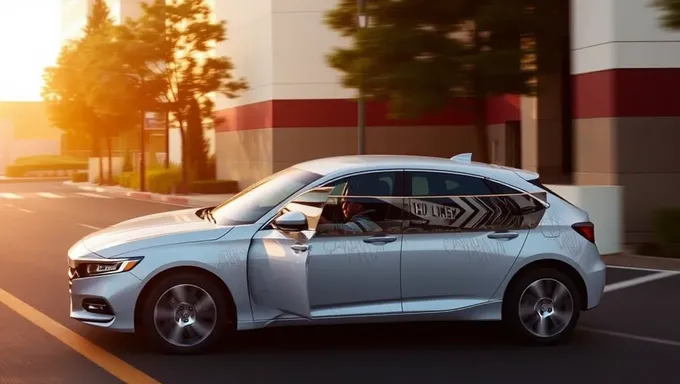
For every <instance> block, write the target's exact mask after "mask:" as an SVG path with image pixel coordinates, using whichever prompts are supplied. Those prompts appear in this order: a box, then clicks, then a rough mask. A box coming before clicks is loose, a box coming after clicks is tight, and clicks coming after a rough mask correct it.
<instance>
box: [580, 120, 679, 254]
mask: <svg viewBox="0 0 680 384" xmlns="http://www.w3.org/2000/svg"><path fill="white" fill-rule="evenodd" d="M678 126H680V118H677V117H672V118H662V117H655V118H649V117H643V118H597V119H579V120H575V121H574V136H575V138H574V146H575V148H574V154H575V155H574V163H575V164H574V171H575V172H574V182H575V184H580V185H583V184H588V185H621V186H623V206H624V212H625V214H624V224H625V231H626V241H627V242H632V243H636V242H641V241H648V240H650V236H651V233H650V230H651V227H650V225H651V221H650V220H651V215H652V213H653V212H654V210H656V209H658V208H663V207H672V206H678V205H680V194H678V189H679V187H680V162H679V161H677V151H678V150H677V143H678V142H680V130H678Z"/></svg>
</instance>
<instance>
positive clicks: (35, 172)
mask: <svg viewBox="0 0 680 384" xmlns="http://www.w3.org/2000/svg"><path fill="white" fill-rule="evenodd" d="M83 170H87V163H82V162H77V163H76V162H74V163H42V164H41V163H22V164H12V165H8V166H7V167H6V168H5V175H7V176H9V177H24V176H65V175H69V176H70V175H72V174H73V173H75V171H83Z"/></svg>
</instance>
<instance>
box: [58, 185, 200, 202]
mask: <svg viewBox="0 0 680 384" xmlns="http://www.w3.org/2000/svg"><path fill="white" fill-rule="evenodd" d="M64 185H66V186H70V187H74V188H78V189H80V190H82V191H88V192H98V193H105V194H108V195H114V196H124V197H129V198H131V199H135V200H144V201H156V202H160V203H166V204H173V205H181V206H186V207H196V208H200V207H204V206H207V205H208V204H209V203H206V202H205V201H200V200H198V199H192V198H190V197H180V196H166V195H160V194H157V193H151V192H134V191H126V190H116V189H114V188H105V187H95V186H90V185H76V184H75V183H70V182H65V183H64Z"/></svg>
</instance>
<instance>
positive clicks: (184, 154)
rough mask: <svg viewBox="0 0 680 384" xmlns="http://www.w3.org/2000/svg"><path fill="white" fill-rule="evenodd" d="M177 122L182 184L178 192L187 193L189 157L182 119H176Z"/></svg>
mask: <svg viewBox="0 0 680 384" xmlns="http://www.w3.org/2000/svg"><path fill="white" fill-rule="evenodd" d="M177 120H178V121H179V135H180V142H181V143H182V182H181V185H180V190H181V191H180V192H181V193H183V194H184V193H187V192H188V191H189V166H190V164H189V156H188V148H187V140H186V133H185V132H184V120H183V119H182V118H178V119H177Z"/></svg>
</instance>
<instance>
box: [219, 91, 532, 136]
mask: <svg viewBox="0 0 680 384" xmlns="http://www.w3.org/2000/svg"><path fill="white" fill-rule="evenodd" d="M217 116H218V124H217V132H228V131H241V130H251V129H263V128H318V127H322V128H332V127H356V125H357V103H356V101H354V100H346V99H325V100H324V99H316V100H315V99H309V100H269V101H264V102H260V103H254V104H247V105H242V106H238V107H234V108H228V109H224V110H221V111H218V112H217ZM519 118H520V110H519V97H518V96H514V95H510V96H502V97H494V98H490V99H489V102H488V108H487V123H488V124H489V125H491V124H502V123H505V122H506V121H508V120H519ZM366 124H367V125H368V126H373V127H390V126H391V127H400V126H442V125H444V126H446V125H450V126H463V125H473V124H474V111H473V109H472V103H471V101H470V100H459V101H457V102H456V103H453V104H452V105H451V106H450V107H448V108H445V109H443V110H442V111H439V112H436V113H429V114H426V115H424V116H421V117H419V118H415V119H392V118H390V117H389V115H388V109H387V106H386V105H385V104H384V103H379V102H367V103H366Z"/></svg>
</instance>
